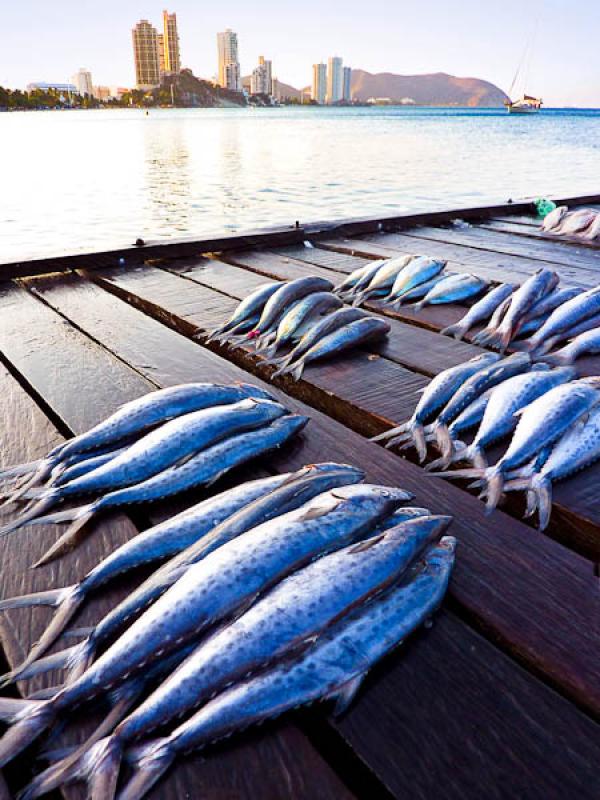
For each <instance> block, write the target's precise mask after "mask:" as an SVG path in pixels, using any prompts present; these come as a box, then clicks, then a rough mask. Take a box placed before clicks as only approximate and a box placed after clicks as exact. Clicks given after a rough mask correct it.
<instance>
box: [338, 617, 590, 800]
mask: <svg viewBox="0 0 600 800" xmlns="http://www.w3.org/2000/svg"><path fill="white" fill-rule="evenodd" d="M434 632H435V647H433V646H432V642H431V641H429V634H428V633H427V632H424V634H423V635H421V636H417V637H415V638H414V639H413V640H412V641H411V642H409V644H408V646H407V651H406V652H402V649H400V650H399V651H398V652H397V653H396V654H394V655H393V656H392V657H391V658H389V659H388V660H387V661H386V662H384V663H383V664H382V665H381V667H380V668H379V669H378V670H376V671H375V674H374V675H373V676H372V678H371V680H370V681H368V682H367V685H366V686H365V691H364V694H363V695H362V697H361V700H360V702H359V703H357V704H356V705H355V706H354V707H353V708H352V709H351V710H350V712H349V713H348V714H347V715H346V716H345V717H343V718H342V719H341V720H340V721H338V722H334V723H333V724H334V725H335V727H336V729H337V730H338V731H339V732H340V734H341V735H343V736H344V737H345V738H346V739H347V740H348V741H349V742H350V743H351V745H352V747H353V748H354V749H355V750H356V752H357V753H359V754H360V755H361V756H362V757H363V758H364V759H365V761H366V762H367V763H369V764H372V765H373V766H374V767H375V769H376V770H377V773H378V774H379V775H381V776H382V778H383V779H384V780H385V783H386V785H387V786H388V788H389V789H390V790H391V791H392V792H393V793H394V794H395V795H396V796H398V797H410V798H419V799H420V800H431V798H434V797H443V798H444V800H464V798H466V797H486V798H495V800H512V799H513V798H516V797H518V798H520V800H546V799H547V798H558V797H578V798H584V797H587V798H589V800H592V798H597V789H598V787H597V780H596V774H595V773H596V769H595V764H596V763H597V759H598V750H599V748H600V736H599V730H598V726H597V725H596V724H594V723H593V722H592V721H591V720H589V719H588V718H586V717H585V716H584V715H582V714H581V713H580V712H578V711H577V710H576V709H575V708H573V706H571V705H569V704H568V703H565V701H564V700H563V699H562V698H560V697H559V696H558V695H556V694H555V693H554V692H553V691H552V690H550V689H547V688H544V689H542V687H540V686H539V685H535V684H534V683H533V682H532V679H531V676H530V675H528V674H527V673H525V672H524V671H523V670H519V669H517V670H515V667H514V663H513V662H511V661H510V660H509V659H507V658H505V657H497V655H496V653H495V652H494V648H493V646H492V645H490V644H489V642H486V641H485V640H483V639H482V638H481V637H480V636H478V635H477V634H476V633H474V632H472V631H465V630H464V628H463V626H462V625H461V624H460V622H459V621H458V620H457V619H456V618H455V617H454V616H453V615H452V614H450V613H442V614H440V615H439V616H438V617H437V619H436V620H435V621H434ZM424 683H427V685H429V686H432V687H436V688H435V690H434V691H431V692H428V693H425V692H423V690H422V687H423V684H424ZM482 705H485V706H486V707H488V708H490V709H491V714H490V717H489V718H488V719H487V720H486V721H485V722H484V723H483V724H482V721H481V717H480V709H481V706H482ZM416 720H419V722H420V724H424V725H425V727H426V728H427V729H428V730H429V732H430V735H429V736H428V737H426V738H425V739H424V738H423V737H422V736H421V735H419V734H420V730H419V729H418V728H417V727H416V725H415V721H416ZM573 737H575V739H576V740H577V741H578V742H580V743H581V744H583V750H580V749H579V748H578V747H577V748H575V747H573ZM456 742H460V748H461V756H460V757H459V758H458V759H457V758H456V755H455V751H454V746H455V743H456ZM484 786H485V789H484V788H483V787H484Z"/></svg>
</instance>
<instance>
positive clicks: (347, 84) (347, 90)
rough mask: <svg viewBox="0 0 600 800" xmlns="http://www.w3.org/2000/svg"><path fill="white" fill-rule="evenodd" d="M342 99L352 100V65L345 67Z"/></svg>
mask: <svg viewBox="0 0 600 800" xmlns="http://www.w3.org/2000/svg"><path fill="white" fill-rule="evenodd" d="M342 100H345V101H346V102H348V103H349V102H350V101H351V100H352V70H351V68H350V67H344V88H343V92H342Z"/></svg>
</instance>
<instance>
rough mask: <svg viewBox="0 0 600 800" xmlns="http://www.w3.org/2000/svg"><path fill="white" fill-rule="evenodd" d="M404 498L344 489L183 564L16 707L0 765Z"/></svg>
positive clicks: (379, 490) (376, 489)
mask: <svg viewBox="0 0 600 800" xmlns="http://www.w3.org/2000/svg"><path fill="white" fill-rule="evenodd" d="M405 497H406V493H405V492H403V491H401V490H396V489H394V488H391V487H381V486H368V485H361V486H343V487H341V488H337V489H334V490H332V491H329V492H326V493H324V494H322V495H318V496H317V497H316V498H315V499H314V500H312V501H311V502H310V503H308V504H306V505H304V506H302V507H301V508H299V509H297V510H295V511H291V512H289V513H288V514H283V515H281V516H279V517H277V518H276V519H275V520H270V521H269V522H266V523H264V524H263V525H259V526H257V527H255V528H252V529H251V530H250V531H246V533H244V534H242V535H241V536H238V537H237V538H235V539H233V540H232V541H230V542H227V543H226V544H224V545H222V546H221V547H219V548H218V549H217V550H214V551H213V552H212V553H210V554H209V555H208V556H206V558H204V559H203V560H202V561H200V562H199V563H197V564H194V565H193V566H191V567H190V568H189V569H187V571H186V572H185V573H184V574H183V575H182V577H181V578H180V579H179V580H178V581H177V582H176V583H175V584H174V585H173V586H171V587H170V589H168V590H167V591H166V592H165V593H164V594H163V595H162V597H160V598H159V599H158V600H157V601H156V602H155V603H153V605H151V606H150V608H149V609H148V610H147V611H145V612H144V613H143V614H142V615H141V616H140V617H138V619H136V620H135V622H133V623H132V624H131V625H130V626H129V627H128V628H127V629H126V630H125V632H124V633H122V634H121V636H120V637H119V638H118V639H117V640H116V642H114V644H112V645H111V646H110V647H109V648H108V649H107V650H106V651H105V652H104V653H103V654H102V655H101V656H100V657H99V658H98V659H97V660H96V661H95V662H94V663H93V664H92V665H91V666H90V667H89V669H87V670H86V671H85V672H84V673H83V674H82V675H81V676H80V677H79V678H77V679H76V680H75V681H73V682H72V683H69V684H67V686H65V687H64V688H63V689H61V690H60V691H59V692H58V693H57V694H56V695H55V696H54V697H52V698H50V699H49V700H44V701H31V704H28V705H26V706H24V707H23V708H22V709H21V711H20V712H19V713H18V714H17V717H16V719H15V721H14V724H13V725H12V726H11V727H10V728H9V730H8V731H7V732H6V733H5V734H4V736H3V737H2V739H0V765H2V766H4V765H5V764H7V763H8V762H9V761H11V760H12V759H13V758H14V757H15V756H16V755H17V754H18V753H19V752H21V750H23V749H24V748H25V747H26V746H27V745H29V744H30V743H31V742H33V741H34V740H35V739H37V738H38V737H39V736H40V735H41V734H42V733H43V732H44V731H45V730H46V729H47V728H48V727H49V726H50V725H52V724H53V723H54V720H55V719H56V718H57V717H58V716H59V715H60V714H64V713H65V712H68V711H69V710H70V709H72V708H73V707H74V706H76V705H80V704H81V703H83V702H87V701H89V700H92V699H94V698H95V697H97V696H98V695H99V694H102V693H104V692H106V691H107V690H109V689H112V688H114V687H117V686H118V685H119V684H121V683H123V682H124V681H125V680H126V679H127V678H128V677H129V676H130V675H132V674H134V673H135V672H139V671H140V670H141V669H143V668H146V669H147V668H149V667H150V666H152V664H153V663H155V662H156V661H157V660H158V659H160V658H161V657H163V656H168V655H169V654H170V653H172V652H173V651H174V650H176V649H177V648H179V647H181V646H183V645H185V644H186V643H187V642H189V641H191V640H192V639H197V638H199V636H200V635H201V634H202V632H203V631H205V630H206V629H207V628H208V627H209V626H212V625H214V624H216V623H217V622H219V621H220V620H222V619H224V618H225V617H229V616H231V615H233V614H235V613H239V612H240V611H241V610H242V609H243V608H244V606H248V605H249V604H250V603H251V602H253V601H254V600H255V598H256V597H257V595H259V594H261V593H262V592H264V591H266V590H267V589H269V588H271V587H272V586H273V585H275V584H276V583H277V582H279V581H280V580H282V579H283V578H284V577H285V576H286V575H288V574H290V573H291V572H294V571H295V570H297V569H300V568H301V567H302V566H304V565H306V564H308V563H309V562H310V561H312V560H313V559H314V558H315V557H316V556H318V555H325V554H326V553H327V552H331V551H333V550H337V549H339V548H341V547H343V546H345V545H348V544H351V543H352V542H354V541H357V540H358V539H359V538H361V537H362V536H363V535H364V534H365V533H366V532H367V531H368V530H369V529H370V527H372V526H373V525H374V524H376V523H377V522H378V521H379V520H380V519H381V518H384V517H386V516H387V515H389V514H391V513H392V512H393V511H395V510H396V508H397V507H398V506H400V505H401V504H402V502H404V498H405Z"/></svg>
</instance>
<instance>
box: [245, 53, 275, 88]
mask: <svg viewBox="0 0 600 800" xmlns="http://www.w3.org/2000/svg"><path fill="white" fill-rule="evenodd" d="M272 75H273V69H272V64H271V62H270V61H266V60H265V57H264V56H259V57H258V66H257V67H256V69H254V70H253V71H252V79H251V82H250V93H251V94H268V95H271V94H273V77H272Z"/></svg>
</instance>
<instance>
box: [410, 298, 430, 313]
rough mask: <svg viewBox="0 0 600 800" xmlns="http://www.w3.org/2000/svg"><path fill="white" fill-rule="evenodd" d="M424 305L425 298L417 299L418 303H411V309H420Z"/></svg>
mask: <svg viewBox="0 0 600 800" xmlns="http://www.w3.org/2000/svg"><path fill="white" fill-rule="evenodd" d="M426 305H427V303H426V302H425V300H419V302H418V303H415V304H414V305H413V311H421V309H423V308H425V306H426Z"/></svg>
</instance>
